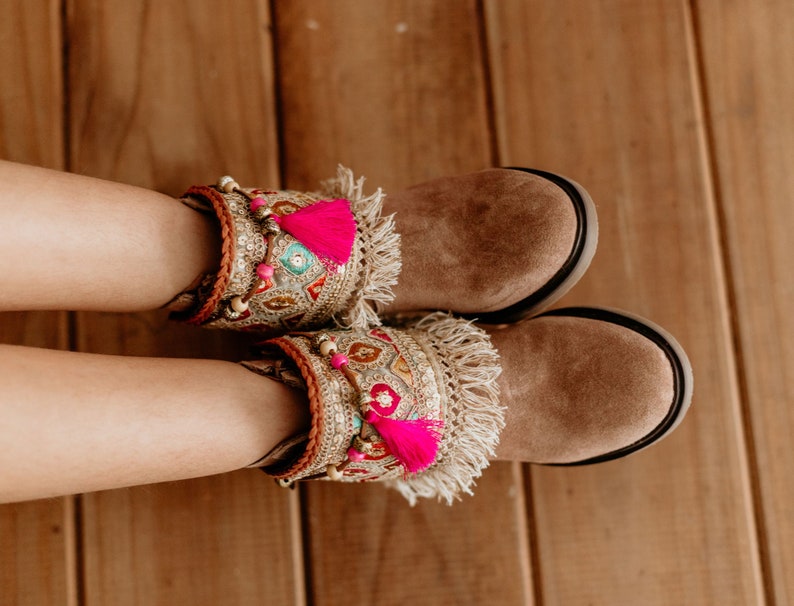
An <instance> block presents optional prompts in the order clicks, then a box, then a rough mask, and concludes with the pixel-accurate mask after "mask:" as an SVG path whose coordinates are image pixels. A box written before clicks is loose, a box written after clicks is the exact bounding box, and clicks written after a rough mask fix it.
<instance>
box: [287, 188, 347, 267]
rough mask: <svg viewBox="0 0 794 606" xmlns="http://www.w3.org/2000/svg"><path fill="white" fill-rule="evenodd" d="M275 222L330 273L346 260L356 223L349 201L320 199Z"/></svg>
mask: <svg viewBox="0 0 794 606" xmlns="http://www.w3.org/2000/svg"><path fill="white" fill-rule="evenodd" d="M277 220H278V223H279V225H280V226H281V229H283V230H284V231H286V232H287V233H289V234H290V235H292V236H293V237H294V238H295V239H296V240H298V242H300V243H301V244H303V245H304V246H305V247H306V248H308V249H309V250H310V251H312V253H314V255H315V256H317V258H318V259H320V261H321V262H322V263H323V265H325V266H326V267H328V268H329V269H330V270H332V271H334V270H336V269H337V268H338V267H339V266H341V265H344V264H345V263H347V261H348V260H349V259H350V255H351V253H352V252H353V243H354V242H355V239H356V220H355V218H354V217H353V213H352V212H351V211H350V201H349V200H343V199H337V200H320V201H318V202H315V203H314V204H312V205H311V206H305V207H303V208H301V209H299V210H296V211H295V212H294V213H291V214H289V215H284V216H283V217H278V219H277Z"/></svg>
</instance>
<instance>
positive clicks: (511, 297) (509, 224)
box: [170, 168, 598, 333]
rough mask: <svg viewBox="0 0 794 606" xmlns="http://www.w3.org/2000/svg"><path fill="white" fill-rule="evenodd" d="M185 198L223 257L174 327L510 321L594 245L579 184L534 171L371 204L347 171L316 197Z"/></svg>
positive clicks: (537, 305)
mask: <svg viewBox="0 0 794 606" xmlns="http://www.w3.org/2000/svg"><path fill="white" fill-rule="evenodd" d="M183 201H184V202H185V203H186V204H188V205H190V206H192V207H194V208H196V209H197V210H200V211H203V212H207V213H211V214H212V215H213V216H215V217H216V218H217V220H218V223H219V226H220V230H221V234H222V249H223V250H222V260H221V268H220V270H219V271H218V273H217V274H215V275H211V276H203V277H202V278H201V279H199V280H197V282H196V284H195V285H194V287H193V288H191V289H190V290H189V291H188V292H186V293H183V294H182V295H180V296H179V297H177V298H176V299H175V300H174V301H173V302H172V303H171V305H170V308H171V309H172V310H174V311H175V313H174V314H173V317H174V318H175V319H179V320H183V321H186V322H188V323H191V324H197V325H202V326H207V327H218V328H233V329H240V330H256V331H262V332H271V333H278V332H285V331H291V330H303V329H311V328H315V329H316V328H320V327H323V326H326V325H329V324H336V325H340V326H346V327H358V328H364V327H366V326H372V325H378V324H379V323H380V320H379V319H378V315H377V312H383V311H385V312H386V313H388V314H399V313H402V312H415V311H418V310H435V309H444V310H451V311H455V312H458V313H461V314H474V315H476V316H477V317H479V319H480V321H482V322H486V323H504V322H514V321H516V320H519V319H521V318H523V317H526V316H528V315H530V314H533V313H535V312H536V311H538V310H539V309H541V308H542V307H545V306H547V305H549V304H550V303H552V302H554V301H555V300H556V299H557V298H559V297H560V296H562V295H563V294H564V293H565V292H566V291H567V290H568V289H569V288H570V287H571V286H572V285H573V284H574V283H575V282H576V281H577V280H578V279H579V278H580V277H581V275H582V274H583V273H584V271H585V269H586V268H587V266H588V265H589V263H590V260H591V259H592V256H593V254H594V252H595V246H596V241H597V235H598V227H597V221H596V218H595V210H594V206H593V203H592V202H591V201H590V198H589V196H588V195H587V193H586V192H585V191H584V190H583V189H582V188H581V187H580V186H578V185H577V184H575V183H573V182H572V181H569V180H566V179H564V178H562V177H559V176H557V175H552V174H550V173H545V172H542V171H534V170H528V169H491V170H485V171H481V172H478V173H473V174H470V175H464V176H461V177H450V178H442V179H436V180H433V181H429V182H427V183H425V184H422V185H419V186H416V187H413V188H411V189H408V190H406V191H404V192H400V193H398V194H395V195H393V196H391V197H389V198H387V197H386V196H385V195H384V194H383V192H382V191H381V190H377V191H376V192H375V193H374V194H372V195H370V196H365V195H364V194H363V179H359V180H355V179H354V178H353V175H352V173H351V172H350V171H349V170H346V169H343V168H340V169H339V173H338V175H337V178H336V179H333V180H330V181H327V182H325V183H323V185H322V188H321V191H320V192H316V193H302V192H296V191H291V190H281V191H269V190H260V189H246V188H242V187H240V186H239V185H238V184H237V183H236V182H235V181H234V180H233V179H231V177H224V178H222V179H221V181H219V183H218V184H217V185H216V186H212V187H211V186H197V187H192V188H190V189H189V190H188V192H187V193H186V194H185V197H184V198H183ZM382 210H384V211H385V212H387V213H395V214H394V216H392V215H383V214H382ZM398 233H400V234H401V235H402V267H403V271H402V274H400V267H401V260H400V236H398V235H397V234H398ZM329 234H330V236H329ZM326 236H328V237H326ZM398 276H399V284H398V285H397V287H396V288H395V289H394V293H392V290H391V288H392V286H394V285H395V283H397V281H398Z"/></svg>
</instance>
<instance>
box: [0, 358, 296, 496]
mask: <svg viewBox="0 0 794 606" xmlns="http://www.w3.org/2000/svg"><path fill="white" fill-rule="evenodd" d="M0 368H2V376H3V378H2V392H1V393H2V397H0V444H2V448H0V502H10V501H19V500H27V499H37V498H42V497H51V496H56V495H64V494H71V493H77V492H87V491H93V490H101V489H108V488H118V487H123V486H131V485H138V484H147V483H152V482H162V481H168V480H179V479H186V478H192V477H198V476H205V475H211V474H216V473H222V472H226V471H231V470H234V469H239V468H241V467H244V466H246V465H249V464H251V463H253V462H255V461H256V460H258V459H259V458H260V457H262V456H263V455H264V454H266V453H267V452H268V451H270V450H271V449H272V448H273V447H274V446H275V445H276V444H278V443H279V442H280V441H281V440H283V439H285V438H287V437H289V436H291V435H294V434H296V433H299V432H300V431H302V430H303V429H304V428H305V427H308V411H307V407H306V400H305V395H304V394H301V393H300V392H298V391H295V390H293V389H291V388H289V387H286V386H284V385H283V384H281V383H278V382H276V381H271V380H269V379H265V378H263V377H260V376H258V375H256V374H254V373H252V372H250V371H248V370H246V369H244V368H242V367H241V366H238V365H236V364H233V363H230V362H217V361H208V360H181V359H151V358H127V357H119V356H102V355H96V354H83V353H73V352H62V351H51V350H46V349H36V348H29V347H18V346H11V345H0Z"/></svg>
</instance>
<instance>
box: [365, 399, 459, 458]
mask: <svg viewBox="0 0 794 606" xmlns="http://www.w3.org/2000/svg"><path fill="white" fill-rule="evenodd" d="M365 419H366V420H367V423H371V424H372V425H373V426H374V427H375V429H377V430H378V433H379V434H380V435H381V437H382V438H383V441H384V442H386V445H387V446H388V447H389V450H391V453H392V454H393V455H394V457H395V458H396V459H397V460H398V461H400V463H402V465H403V467H405V469H406V471H408V472H409V473H418V472H420V471H424V470H425V469H427V468H428V467H430V466H431V465H432V464H433V461H435V460H436V455H437V454H438V445H439V443H440V442H441V430H442V429H443V428H444V422H443V421H434V420H431V419H406V420H404V421H400V420H397V419H390V418H388V417H382V416H380V415H379V414H377V413H376V412H375V411H374V410H370V411H369V412H367V414H366V416H365Z"/></svg>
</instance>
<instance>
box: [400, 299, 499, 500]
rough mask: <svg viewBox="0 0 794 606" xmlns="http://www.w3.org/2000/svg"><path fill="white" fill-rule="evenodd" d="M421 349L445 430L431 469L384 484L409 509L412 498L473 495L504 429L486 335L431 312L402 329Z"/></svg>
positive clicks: (495, 363) (495, 364) (495, 358)
mask: <svg viewBox="0 0 794 606" xmlns="http://www.w3.org/2000/svg"><path fill="white" fill-rule="evenodd" d="M407 328H408V332H409V334H411V336H413V337H414V338H415V339H416V341H417V342H418V343H419V344H420V345H422V346H423V347H424V348H425V351H426V352H427V353H428V358H429V359H431V361H432V363H433V365H434V367H435V368H434V370H435V372H436V376H437V377H439V379H441V378H443V379H442V380H438V383H439V384H440V386H443V387H444V388H445V390H446V393H445V394H444V396H442V397H445V398H446V401H447V412H446V415H445V418H446V422H447V428H446V433H445V436H444V439H443V441H442V443H441V447H440V449H439V454H438V458H437V459H436V462H435V463H434V464H433V466H432V467H431V468H430V469H428V470H427V471H425V472H424V473H421V474H417V475H415V476H410V477H408V478H405V479H402V480H395V481H391V482H389V484H390V485H391V486H392V487H393V488H395V489H396V490H397V491H399V492H400V494H402V495H403V496H404V497H405V498H406V499H408V501H409V502H410V503H411V505H414V504H415V503H416V500H417V498H418V497H428V498H433V497H435V498H437V499H438V500H439V501H442V500H443V501H446V502H447V504H452V502H453V500H455V499H459V498H460V493H462V492H463V493H466V494H469V495H471V494H473V493H472V488H473V487H474V485H475V480H476V479H477V478H479V477H480V476H481V475H482V471H483V470H484V469H485V468H486V467H488V465H489V461H488V457H492V456H494V454H495V451H496V446H497V445H498V444H499V434H500V433H501V431H502V429H504V426H505V419H504V415H505V411H506V410H507V409H506V408H504V407H502V406H500V405H499V384H498V383H497V378H498V377H499V375H500V374H501V372H502V368H501V365H500V363H499V354H498V353H497V351H496V349H494V347H493V345H492V344H491V339H490V337H489V335H488V334H487V333H486V332H485V331H483V330H482V329H480V328H478V327H476V326H474V325H473V324H471V323H470V322H466V321H464V320H460V319H457V318H453V317H451V316H449V315H447V314H445V313H442V312H437V313H434V314H431V315H429V316H426V317H425V318H422V319H421V320H419V321H418V322H415V323H414V324H413V325H412V326H411V327H407Z"/></svg>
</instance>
